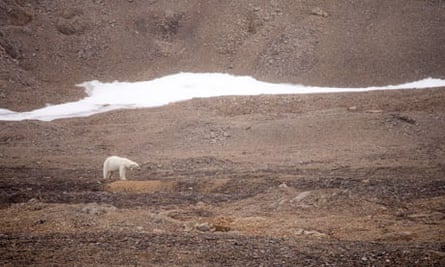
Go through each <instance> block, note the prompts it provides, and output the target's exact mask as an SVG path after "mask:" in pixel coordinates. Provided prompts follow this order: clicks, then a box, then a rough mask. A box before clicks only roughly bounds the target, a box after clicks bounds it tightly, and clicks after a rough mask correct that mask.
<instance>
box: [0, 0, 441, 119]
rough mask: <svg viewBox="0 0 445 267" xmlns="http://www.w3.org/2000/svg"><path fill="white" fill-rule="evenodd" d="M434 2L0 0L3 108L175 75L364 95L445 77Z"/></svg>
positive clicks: (437, 8)
mask: <svg viewBox="0 0 445 267" xmlns="http://www.w3.org/2000/svg"><path fill="white" fill-rule="evenodd" d="M444 24H445V2H444V1H440V0H439V1H438V0H391V1H387V0H360V1H351V0H336V1H323V0H315V1H314V0H297V1H296V0H257V1H247V0H245V1H219V0H208V1H200V0H187V1H174V0H165V1H159V0H127V1H104V0H91V1H82V0H73V1H63V0H1V1H0V107H2V108H10V109H15V110H28V109H30V108H35V107H39V106H42V105H44V104H45V103H57V102H62V101H67V100H74V99H77V98H78V97H80V96H81V95H82V94H83V90H81V89H79V88H77V87H75V84H76V83H79V82H82V81H85V80H92V79H98V80H103V81H112V80H143V79H151V78H153V77H159V76H162V75H166V74H170V73H176V72H180V71H193V72H229V73H233V74H240V75H252V76H254V77H256V78H258V79H262V80H268V81H274V82H292V83H305V84H311V85H332V86H334V85H335V86H366V85H379V84H388V83H399V82H406V81H411V80H416V79H420V78H424V77H429V76H433V77H441V78H444V77H445V27H443V25H444Z"/></svg>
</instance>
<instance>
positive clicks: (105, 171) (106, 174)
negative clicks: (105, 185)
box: [104, 163, 111, 179]
mask: <svg viewBox="0 0 445 267" xmlns="http://www.w3.org/2000/svg"><path fill="white" fill-rule="evenodd" d="M110 177H111V173H110V172H109V171H108V167H107V163H105V164H104V179H107V178H110Z"/></svg>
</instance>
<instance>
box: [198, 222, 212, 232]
mask: <svg viewBox="0 0 445 267" xmlns="http://www.w3.org/2000/svg"><path fill="white" fill-rule="evenodd" d="M196 229H197V230H198V231H201V232H208V231H210V230H211V227H210V225H209V224H208V223H201V224H197V225H196Z"/></svg>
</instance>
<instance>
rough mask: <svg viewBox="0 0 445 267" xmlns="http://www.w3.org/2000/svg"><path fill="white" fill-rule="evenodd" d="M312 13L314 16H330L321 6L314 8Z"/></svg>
mask: <svg viewBox="0 0 445 267" xmlns="http://www.w3.org/2000/svg"><path fill="white" fill-rule="evenodd" d="M311 14H312V15H314V16H320V17H324V18H326V17H328V16H329V14H328V12H326V11H324V10H322V9H321V8H319V7H316V8H314V9H312V11H311Z"/></svg>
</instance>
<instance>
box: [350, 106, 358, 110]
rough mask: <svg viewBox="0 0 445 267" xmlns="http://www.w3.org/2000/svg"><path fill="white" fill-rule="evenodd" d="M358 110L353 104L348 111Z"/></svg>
mask: <svg viewBox="0 0 445 267" xmlns="http://www.w3.org/2000/svg"><path fill="white" fill-rule="evenodd" d="M356 110H357V106H351V107H349V108H348V111H356Z"/></svg>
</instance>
